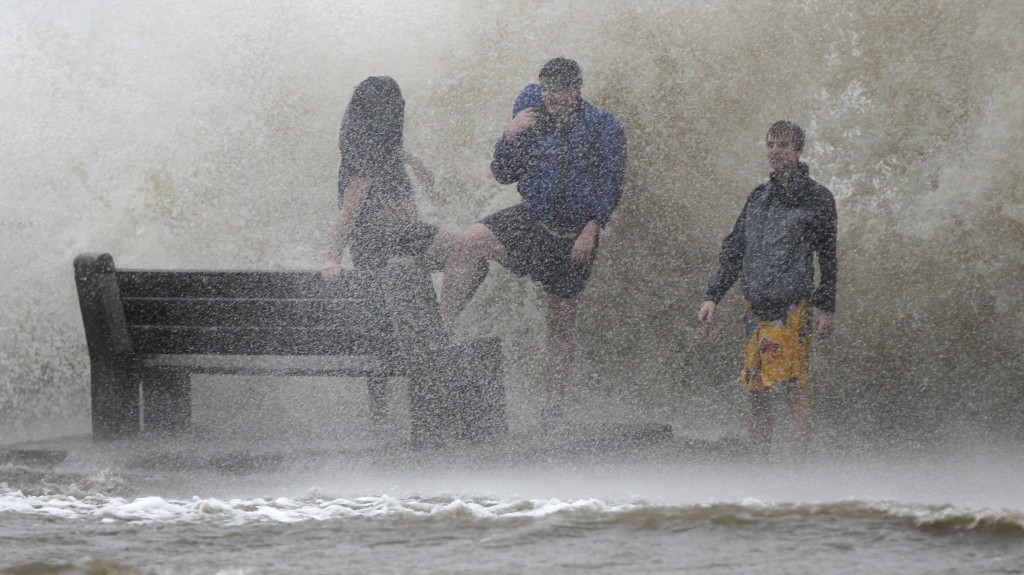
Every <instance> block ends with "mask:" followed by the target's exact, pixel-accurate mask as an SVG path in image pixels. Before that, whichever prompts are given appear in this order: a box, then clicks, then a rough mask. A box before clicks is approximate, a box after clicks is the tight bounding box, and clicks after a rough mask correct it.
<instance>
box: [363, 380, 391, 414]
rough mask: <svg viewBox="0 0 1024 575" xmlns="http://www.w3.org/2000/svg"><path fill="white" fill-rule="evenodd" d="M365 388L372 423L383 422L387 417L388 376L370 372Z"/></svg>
mask: <svg viewBox="0 0 1024 575" xmlns="http://www.w3.org/2000/svg"><path fill="white" fill-rule="evenodd" d="M366 388H367V390H368V391H369V393H370V418H371V419H372V420H373V423H374V424H380V423H384V422H385V421H387V419H388V376H386V375H381V374H378V373H372V374H370V375H369V376H368V377H367V378H366Z"/></svg>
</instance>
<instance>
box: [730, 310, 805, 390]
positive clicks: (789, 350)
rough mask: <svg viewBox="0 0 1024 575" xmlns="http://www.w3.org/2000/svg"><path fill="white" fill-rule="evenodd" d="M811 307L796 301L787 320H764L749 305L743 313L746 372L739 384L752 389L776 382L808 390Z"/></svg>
mask: <svg viewBox="0 0 1024 575" xmlns="http://www.w3.org/2000/svg"><path fill="white" fill-rule="evenodd" d="M811 320H812V306H811V303H810V302H809V301H807V300H801V301H800V302H798V303H796V304H793V305H792V306H790V307H789V313H788V314H787V315H786V318H785V319H780V320H778V321H762V320H761V319H759V318H758V317H757V316H756V315H754V312H753V310H751V309H750V306H749V305H748V306H747V313H746V314H745V315H744V316H743V324H744V326H745V328H746V339H745V342H744V354H743V356H744V357H743V373H742V374H740V383H742V384H743V389H746V390H747V391H749V392H755V391H761V390H763V389H769V388H771V387H772V386H775V385H781V386H784V387H787V388H789V387H793V386H796V387H799V388H801V389H806V388H807V386H808V385H809V384H810V379H809V378H808V377H807V368H808V365H809V364H810V359H811Z"/></svg>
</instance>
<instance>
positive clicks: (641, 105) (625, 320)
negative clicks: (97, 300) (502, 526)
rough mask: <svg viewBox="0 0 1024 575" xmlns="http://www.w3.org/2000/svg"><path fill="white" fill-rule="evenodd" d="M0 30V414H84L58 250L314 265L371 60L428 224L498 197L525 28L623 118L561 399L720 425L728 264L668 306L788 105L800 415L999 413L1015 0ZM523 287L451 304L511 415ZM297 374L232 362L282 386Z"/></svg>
mask: <svg viewBox="0 0 1024 575" xmlns="http://www.w3.org/2000/svg"><path fill="white" fill-rule="evenodd" d="M0 31H2V33H0V67H2V68H3V70H2V75H3V78H4V79H5V81H4V82H3V83H0V102H2V103H3V113H2V114H0V124H2V127H3V133H4V134H5V135H6V137H5V138H4V139H3V140H2V141H0V149H2V157H3V162H2V163H0V180H2V181H3V187H2V191H0V193H2V194H3V206H4V210H3V212H2V213H0V237H2V239H3V245H4V247H5V249H4V250H2V251H0V258H2V259H0V266H2V267H0V269H3V272H4V273H3V274H2V279H0V282H2V291H3V293H4V305H3V306H2V308H0V437H3V438H4V439H9V440H18V439H23V438H32V437H38V436H45V435H53V434H60V433H84V432H87V430H88V421H89V415H88V411H89V402H88V389H89V386H88V356H87V354H86V348H85V339H84V334H83V331H82V327H81V316H80V314H79V311H78V303H77V298H76V296H75V291H74V282H73V277H72V270H71V261H72V259H73V258H74V256H75V255H77V254H78V253H81V252H109V253H111V254H112V255H113V256H114V260H115V262H116V264H117V265H118V266H119V267H140V268H141V267H159V268H212V269H219V268H253V269H262V268H267V269H318V268H319V266H320V264H321V261H322V258H323V254H324V252H325V248H326V242H327V234H328V232H329V228H330V225H331V221H332V218H333V217H334V214H335V210H336V209H337V200H336V193H337V190H336V174H337V162H338V150H337V131H338V125H339V122H340V119H341V114H342V112H343V110H344V106H345V104H346V103H347V101H348V98H349V96H350V95H351V92H352V89H353V88H354V87H355V85H356V84H357V83H358V82H359V81H360V80H362V79H363V78H365V77H366V76H369V75H382V74H385V75H390V76H392V77H394V78H395V79H396V80H397V81H398V82H399V84H400V85H401V87H402V90H403V93H404V95H405V98H406V102H407V105H406V114H407V121H406V147H407V149H409V150H410V151H412V152H414V153H416V154H418V155H420V156H421V157H422V158H423V159H424V161H425V162H426V164H427V165H428V166H430V167H431V168H432V169H433V170H434V171H435V174H436V176H437V190H438V191H437V193H436V194H435V195H433V196H422V195H421V196H420V198H419V201H420V204H421V205H420V208H421V210H422V213H423V217H424V219H425V220H427V221H431V222H436V223H438V224H439V225H440V226H441V227H443V228H446V229H450V230H457V229H459V228H461V227H463V226H465V225H468V224H469V223H472V222H474V221H476V220H477V219H479V218H481V217H483V216H484V215H486V214H488V213H490V212H492V211H494V210H495V209H498V208H500V207H504V206H507V205H511V204H513V203H515V202H516V201H517V199H518V198H517V194H516V192H515V189H514V187H512V186H507V187H506V186H500V185H498V184H497V183H496V182H494V180H493V178H492V177H491V176H490V174H489V171H488V162H489V160H490V156H491V151H492V146H493V143H494V141H495V139H496V138H497V137H498V136H499V134H500V131H501V128H502V126H503V124H504V122H505V121H507V119H508V117H509V114H510V112H511V106H512V101H513V99H514V97H515V95H516V93H517V91H518V90H519V89H520V88H521V87H522V86H523V85H524V84H526V83H528V82H530V81H533V80H534V79H535V76H536V73H537V71H538V70H539V69H540V66H541V65H542V64H543V63H544V62H545V61H546V60H547V59H549V58H551V57H554V56H566V57H571V58H574V59H576V60H577V61H579V63H580V64H581V66H582V68H583V73H584V86H583V95H584V98H586V99H587V100H589V101H590V102H592V103H593V104H595V105H596V106H598V107H600V108H602V109H605V110H608V111H610V112H612V113H614V114H615V115H616V117H617V118H618V119H619V120H620V121H621V122H622V124H623V126H624V128H625V130H626V133H627V136H628V138H629V155H630V160H629V172H628V177H627V189H626V193H625V195H624V197H623V200H622V203H621V204H620V206H619V209H618V210H617V212H616V214H615V216H614V217H613V219H612V223H611V225H610V226H609V229H608V230H607V233H606V234H604V235H603V236H602V239H601V248H600V253H599V255H598V262H597V264H596V267H595V271H594V276H593V279H592V280H591V283H590V286H589V287H588V289H587V291H586V292H585V294H584V296H583V299H582V301H581V307H580V316H579V320H578V323H577V334H578V336H577V337H578V341H579V355H580V357H579V359H578V365H577V372H578V377H577V381H575V382H574V383H573V384H572V385H571V386H570V388H571V391H570V398H571V399H573V400H574V401H576V402H577V403H578V404H579V405H581V406H582V407H581V409H583V410H586V412H587V413H592V414H593V415H594V417H597V418H607V419H614V420H619V421H622V420H632V421H662V422H668V423H671V424H672V425H673V427H674V429H675V430H676V433H677V434H681V435H688V436H711V437H714V436H722V435H730V434H736V433H741V432H742V429H743V417H744V415H745V409H746V404H745V398H744V396H743V392H742V390H741V389H740V387H739V384H738V383H737V381H736V379H737V376H738V374H739V368H740V361H741V358H740V353H739V340H740V337H741V326H740V321H739V316H740V314H741V313H742V301H741V297H740V296H739V294H738V291H739V290H738V289H735V290H733V291H732V292H730V294H729V296H728V297H727V298H726V299H725V300H724V301H723V305H722V306H721V307H720V310H719V321H718V325H717V326H716V327H715V328H713V329H712V330H710V331H705V330H703V329H700V328H698V327H697V325H696V319H695V314H696V310H697V308H698V306H699V304H700V301H701V299H702V297H703V292H704V289H705V286H706V284H707V280H708V278H709V276H710V274H711V273H712V272H713V271H714V266H715V265H716V258H717V252H718V246H719V244H720V242H721V240H722V238H723V237H724V236H725V234H726V233H728V231H729V228H730V226H731V225H732V222H733V221H734V219H735V217H736V215H737V214H738V212H739V209H740V208H741V206H742V204H743V201H744V200H745V198H746V195H747V194H748V193H749V192H750V190H751V189H752V188H753V187H754V186H755V185H757V183H759V182H760V181H763V180H764V179H765V178H766V177H767V173H768V171H769V168H768V166H767V162H766V161H765V158H764V152H763V139H764V133H765V131H766V129H767V127H768V125H770V124H771V123H772V122H773V121H775V120H778V119H790V120H793V121H795V122H797V123H798V124H800V125H802V126H803V127H804V128H805V129H806V130H807V147H806V149H805V152H804V156H803V159H804V160H805V161H806V162H807V163H808V164H809V165H810V167H811V175H812V177H814V178H815V179H817V180H818V181H820V182H821V183H822V184H824V185H825V186H827V187H828V188H830V189H831V190H832V192H833V194H834V195H835V197H836V201H837V206H838V212H839V261H840V272H839V289H838V309H837V318H838V322H839V324H838V330H837V333H836V334H835V335H834V336H833V338H832V339H831V340H829V341H825V342H822V343H820V344H818V345H817V347H816V348H815V352H814V353H815V359H814V360H813V364H812V374H811V376H812V381H813V383H812V386H813V388H814V390H815V391H814V392H815V401H816V409H817V413H816V434H817V435H818V437H819V438H820V439H819V440H820V441H823V442H825V443H828V444H829V445H836V446H843V447H856V446H868V447H877V446H878V445H879V444H880V443H881V444H889V443H893V442H896V443H906V442H908V441H909V442H936V441H944V440H945V439H947V438H951V437H958V438H963V437H968V438H973V439H979V440H982V441H998V440H1007V441H1014V440H1019V439H1021V437H1022V434H1024V415H1022V411H1024V410H1022V409H1021V406H1022V401H1024V361H1022V359H1021V351H1022V350H1024V330H1022V329H1021V327H1020V326H1021V325H1024V311H1022V310H1024V292H1022V290H1021V289H1020V287H1019V286H1020V285H1024V164H1022V162H1021V159H1020V150H1021V149H1022V148H1024V113H1022V108H1021V102H1022V101H1024V69H1022V68H1021V67H1020V65H1019V62H1021V61H1022V59H1024V40H1022V39H1021V38H1024V34H1022V32H1024V5H1021V4H1020V3H1018V2H1012V1H1006V2H984V3H982V2H953V1H950V2H941V1H938V2H931V1H907V2H899V3H895V4H893V5H883V4H874V3H867V4H861V3H852V2H843V1H814V2H811V1H806V2H797V1H794V2H769V1H761V2H758V1H742V2H739V1H736V2H697V1H693V2H677V3H672V4H669V3H665V2H654V1H651V2H636V3H630V4H629V5H624V4H622V3H618V2H582V1H580V2H560V3H549V2H540V1H532V2H530V1H527V2H516V3H501V4H494V5H483V4H481V3H478V2H415V3H412V2H409V3H405V2H400V1H398V0H393V1H385V2H380V1H375V2H317V1H314V2H307V3H302V4H301V5H283V6H275V7H273V8H270V7H268V6H265V5H263V4H261V3H254V2H243V1H238V2H219V3H207V2H195V3H170V2H166V3H146V4H137V3H130V2H115V1H94V2H76V3H62V2H11V3H9V4H8V5H7V6H6V9H5V10H4V13H3V15H0ZM543 303H544V298H543V296H542V292H541V291H540V289H539V288H537V287H536V286H535V285H533V284H532V283H530V282H529V281H528V280H525V279H520V278H515V277H514V276H512V275H511V274H509V273H508V272H506V271H505V270H503V269H500V267H499V266H496V265H495V266H492V272H491V274H490V277H489V278H488V279H487V281H486V282H485V284H484V286H483V287H482V288H481V290H480V292H478V294H477V297H476V299H475V300H474V302H473V303H472V304H471V306H470V308H469V309H468V310H467V313H466V314H464V316H463V318H462V322H461V324H460V326H459V329H460V330H461V331H462V332H463V333H465V334H467V335H477V334H480V335H483V334H493V335H501V336H502V337H503V338H504V340H505V354H506V369H507V376H506V385H507V387H508V393H509V401H510V405H509V409H510V416H511V423H512V424H513V427H514V428H517V427H521V426H523V425H528V424H529V423H530V421H532V418H534V417H535V416H536V414H535V413H534V411H535V408H534V406H535V405H536V402H537V401H538V400H539V398H541V397H543V385H542V382H541V379H540V375H541V373H542V370H543V355H542V351H543V347H542V344H543V337H544V331H543V330H544V323H543ZM304 385H306V384H303V383H302V381H294V382H292V383H290V384H282V383H280V382H276V381H264V380H258V379H254V380H252V381H248V382H243V387H245V389H247V390H249V391H247V393H250V392H252V391H251V390H253V389H271V388H274V387H275V386H279V387H283V388H286V389H288V390H290V392H293V393H295V394H296V396H295V397H296V399H295V401H301V400H302V395H303V393H302V392H301V390H302V389H304ZM346 385H347V389H349V391H346V392H344V393H347V394H348V395H342V396H339V397H343V398H346V399H345V401H340V400H339V402H340V403H341V404H344V405H346V406H347V407H346V409H350V410H354V411H358V410H359V407H358V404H357V403H354V402H357V401H360V400H361V399H360V398H361V396H360V395H359V393H358V392H359V387H360V386H358V385H351V384H344V383H341V384H339V386H342V387H344V386H346ZM313 387H315V388H316V389H318V390H320V391H318V393H329V391H325V390H329V389H330V387H329V386H327V385H323V384H320V383H318V384H317V385H315V386H313ZM229 388H230V386H229ZM211 389H214V390H215V389H216V387H215V386H212V387H211ZM339 393H341V392H339ZM349 399H350V400H351V401H349ZM306 400H307V401H309V397H308V395H307V398H306ZM221 401H223V402H224V404H225V405H227V406H229V407H230V405H231V404H234V405H235V407H236V408H237V409H242V408H244V407H246V406H249V407H251V406H252V402H246V401H242V400H241V399H239V397H237V396H231V395H230V394H229V395H227V396H225V397H223V398H222V399H221ZM332 405H333V404H332ZM278 413H279V414H280V412H278ZM320 417H321V418H324V419H329V418H330V417H332V415H331V413H330V412H329V411H327V412H324V413H322V414H321V415H320Z"/></svg>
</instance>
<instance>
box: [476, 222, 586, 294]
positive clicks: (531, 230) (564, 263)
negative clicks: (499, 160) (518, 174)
mask: <svg viewBox="0 0 1024 575" xmlns="http://www.w3.org/2000/svg"><path fill="white" fill-rule="evenodd" d="M480 223H482V224H483V225H485V226H487V229H489V230H491V233H492V234H494V236H495V237H496V238H498V241H499V242H501V245H503V246H504V247H505V251H506V252H507V254H508V255H507V257H506V258H505V259H504V261H502V262H501V263H502V264H503V265H504V266H505V267H507V268H508V269H509V270H510V271H511V272H512V273H514V274H516V275H520V276H524V275H528V276H530V277H531V278H532V279H533V280H534V281H536V282H537V283H539V284H540V285H541V286H542V287H543V288H544V291H545V292H547V293H549V294H551V295H554V296H558V297H561V298H567V299H574V298H576V297H578V296H579V295H580V294H581V293H583V288H585V287H586V286H587V280H588V279H590V268H591V266H592V265H593V263H594V258H593V257H591V258H590V262H588V263H586V264H582V265H581V264H578V263H576V262H574V261H572V248H573V245H574V244H575V243H576V237H575V236H572V237H562V236H556V235H553V234H552V233H551V232H549V231H548V230H547V229H545V228H544V226H543V225H541V223H540V222H538V221H537V220H536V219H534V218H533V216H532V215H530V213H529V211H528V210H527V208H526V206H525V205H523V204H519V205H517V206H512V207H511V208H505V209H504V210H501V211H498V212H495V213H493V214H491V215H489V216H487V217H486V218H484V219H483V220H481V221H480ZM594 255H595V256H596V252H595V254H594Z"/></svg>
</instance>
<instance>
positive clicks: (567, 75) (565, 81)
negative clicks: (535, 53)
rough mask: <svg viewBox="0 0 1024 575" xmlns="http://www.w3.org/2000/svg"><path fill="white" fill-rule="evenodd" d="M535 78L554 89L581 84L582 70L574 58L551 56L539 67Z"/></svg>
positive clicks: (575, 86) (576, 86) (577, 86)
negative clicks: (538, 72)
mask: <svg viewBox="0 0 1024 575" xmlns="http://www.w3.org/2000/svg"><path fill="white" fill-rule="evenodd" d="M537 79H538V80H540V81H541V83H542V84H545V85H547V86H548V87H549V88H551V89H554V90H563V89H565V88H579V87H581V86H583V72H582V71H581V70H580V65H579V64H577V63H576V61H575V60H570V59H568V58H552V59H551V60H548V62H547V63H546V64H544V67H543V68H541V69H540V74H538V75H537Z"/></svg>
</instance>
